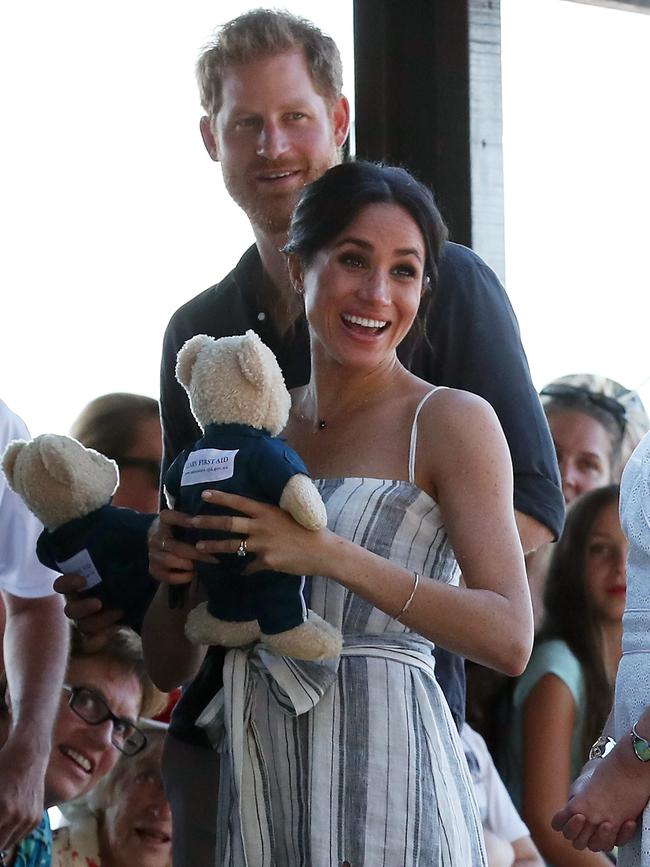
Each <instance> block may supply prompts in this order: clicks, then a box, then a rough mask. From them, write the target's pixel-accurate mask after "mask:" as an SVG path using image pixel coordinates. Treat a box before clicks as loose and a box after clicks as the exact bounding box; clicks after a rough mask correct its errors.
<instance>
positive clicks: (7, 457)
mask: <svg viewBox="0 0 650 867" xmlns="http://www.w3.org/2000/svg"><path fill="white" fill-rule="evenodd" d="M26 445H27V442H26V440H13V441H12V442H10V443H9V445H8V446H7V448H6V449H5V450H4V454H3V455H2V469H3V470H4V474H5V476H6V477H7V482H8V484H9V487H10V488H11V490H12V491H13V490H15V488H14V468H15V466H16V461H17V460H18V455H19V454H20V453H21V452H22V450H23V449H24V448H25V446H26Z"/></svg>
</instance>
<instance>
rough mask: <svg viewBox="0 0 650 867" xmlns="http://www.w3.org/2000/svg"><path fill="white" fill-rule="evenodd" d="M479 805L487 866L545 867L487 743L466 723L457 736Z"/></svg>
mask: <svg viewBox="0 0 650 867" xmlns="http://www.w3.org/2000/svg"><path fill="white" fill-rule="evenodd" d="M460 737H461V741H462V742H463V748H464V750H465V757H466V758H467V764H468V766H469V772H470V776H471V778H472V783H473V785H474V794H475V795H476V803H477V805H478V809H479V814H480V817H481V823H482V824H483V838H484V840H485V851H486V854H487V860H488V867H544V862H543V861H542V856H541V855H540V854H539V852H538V851H537V847H536V846H535V844H534V843H533V841H532V839H531V836H530V831H529V830H528V828H527V827H526V825H525V824H524V823H523V821H522V820H521V817H520V816H519V813H518V812H517V810H516V808H515V805H514V804H513V803H512V798H511V797H510V795H509V794H508V790H507V789H506V787H505V786H504V784H503V780H502V779H501V777H500V775H499V772H498V771H497V769H496V766H495V764H494V761H493V760H492V756H491V755H490V753H489V751H488V748H487V744H486V743H485V741H484V740H483V738H482V737H481V736H480V734H478V732H475V731H474V729H473V728H471V726H469V725H468V724H467V723H465V724H464V725H463V728H462V730H461V733H460Z"/></svg>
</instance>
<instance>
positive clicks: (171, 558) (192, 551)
mask: <svg viewBox="0 0 650 867" xmlns="http://www.w3.org/2000/svg"><path fill="white" fill-rule="evenodd" d="M193 526H195V525H194V523H193V521H192V518H191V517H190V516H189V515H186V514H185V512H177V511H175V510H174V509H165V510H164V511H163V512H161V513H160V515H159V516H158V518H157V519H156V520H155V521H154V522H153V524H152V525H151V529H150V530H149V574H150V575H153V577H154V578H155V579H156V581H160V583H161V584H189V583H190V582H191V581H192V580H193V578H194V574H195V573H194V561H196V560H200V561H202V562H204V563H215V562H216V560H215V558H214V557H212V556H211V555H210V554H201V553H200V552H199V551H197V549H196V548H195V547H194V545H191V544H189V543H188V542H182V541H180V540H179V539H176V538H174V534H173V528H174V527H193Z"/></svg>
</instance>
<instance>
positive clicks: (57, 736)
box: [0, 629, 165, 865]
mask: <svg viewBox="0 0 650 867" xmlns="http://www.w3.org/2000/svg"><path fill="white" fill-rule="evenodd" d="M2 696H3V698H4V699H5V701H4V702H3V703H2V704H1V705H0V743H2V741H3V738H4V736H5V734H6V731H7V730H8V728H9V726H10V725H11V696H10V695H9V694H8V693H6V692H5V690H3V691H2ZM164 704H165V701H164V699H163V696H162V695H161V693H159V692H158V690H157V689H156V688H155V687H154V686H153V684H152V683H151V681H150V680H149V678H148V676H147V674H146V672H145V670H144V663H143V660H142V648H141V644H140V639H139V638H138V637H137V636H136V635H135V633H133V632H132V631H131V630H129V629H120V630H119V631H118V632H117V633H116V634H115V635H114V636H113V637H112V638H111V639H110V640H109V641H108V642H107V643H106V644H105V645H104V647H103V648H102V649H101V650H100V651H98V652H97V653H94V654H86V653H84V651H83V648H82V646H81V642H80V639H79V637H78V633H74V635H73V640H72V646H71V656H70V661H69V663H68V670H67V674H66V683H65V686H64V688H63V690H62V691H61V701H60V705H59V713H58V716H57V720H56V723H55V725H54V730H53V734H52V749H51V753H50V759H49V764H48V768H47V772H46V775H45V806H46V807H52V806H55V805H57V804H62V803H65V802H67V801H71V800H72V799H73V798H78V797H80V796H81V795H83V794H85V793H86V792H88V791H90V789H92V788H93V786H95V785H96V784H97V783H98V782H99V780H100V779H101V778H102V777H103V776H105V775H106V774H107V773H108V772H109V771H110V770H111V768H112V767H113V765H115V763H116V762H117V760H118V758H119V757H120V756H121V755H124V754H127V755H133V754H134V753H135V752H136V751H137V750H138V748H139V749H142V748H143V747H144V745H145V742H146V737H145V738H143V737H142V734H141V733H140V732H139V727H138V726H136V724H135V721H136V720H137V718H138V717H139V716H140V715H141V714H155V713H157V712H159V711H160V710H161V709H162V707H163V706H164ZM35 842H36V843H37V845H38V846H40V847H41V849H42V851H43V852H44V853H45V852H47V851H49V847H50V830H49V824H48V821H47V816H44V818H43V821H42V822H41V824H40V825H39V826H38V828H37V829H36V831H35V832H32V833H31V834H29V835H28V836H27V837H26V838H25V839H24V840H22V841H21V842H20V843H19V844H18V846H17V847H15V849H14V851H7V852H5V853H4V862H5V863H6V864H14V863H16V864H30V865H31V864H32V863H34V864H36V863H41V862H36V861H32V860H20V859H21V857H22V858H24V859H27V857H28V853H31V852H32V851H33V850H34V845H35ZM39 851H41V850H40V849H39ZM30 857H31V856H30ZM43 863H49V861H46V862H43Z"/></svg>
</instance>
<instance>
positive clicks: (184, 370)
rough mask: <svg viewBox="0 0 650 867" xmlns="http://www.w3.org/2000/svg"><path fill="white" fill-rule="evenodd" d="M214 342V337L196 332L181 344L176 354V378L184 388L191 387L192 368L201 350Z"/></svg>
mask: <svg viewBox="0 0 650 867" xmlns="http://www.w3.org/2000/svg"><path fill="white" fill-rule="evenodd" d="M214 342H215V341H214V338H213V337H208V335H207V334H195V335H194V337H190V339H189V340H188V341H186V342H185V343H184V344H183V346H181V348H180V349H179V351H178V355H177V356H176V379H177V380H178V381H179V382H180V384H181V385H182V386H183V388H185V389H187V388H188V387H189V384H190V382H191V380H192V368H193V367H194V363H195V361H196V359H197V357H198V354H199V352H200V351H201V350H202V349H203V347H204V346H208V345H209V344H211V343H214Z"/></svg>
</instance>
